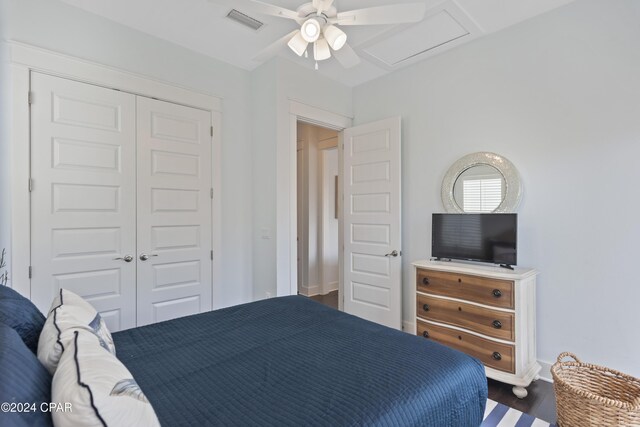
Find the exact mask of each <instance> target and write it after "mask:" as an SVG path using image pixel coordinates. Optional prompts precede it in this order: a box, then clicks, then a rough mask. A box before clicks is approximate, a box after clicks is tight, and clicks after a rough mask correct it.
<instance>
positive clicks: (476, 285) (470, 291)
mask: <svg viewBox="0 0 640 427" xmlns="http://www.w3.org/2000/svg"><path fill="white" fill-rule="evenodd" d="M416 287H417V289H418V291H420V292H426V293H430V294H434V295H441V296H446V297H451V298H460V299H465V300H468V301H473V302H477V303H480V304H485V305H491V306H494V307H501V308H511V309H512V308H514V289H513V281H511V280H500V279H491V278H488V277H479V276H471V275H468V274H458V273H449V272H446V271H435V270H425V269H422V268H419V269H418V270H417V275H416Z"/></svg>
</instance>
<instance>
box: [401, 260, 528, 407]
mask: <svg viewBox="0 0 640 427" xmlns="http://www.w3.org/2000/svg"><path fill="white" fill-rule="evenodd" d="M413 266H414V272H415V278H416V334H417V335H420V336H423V337H425V338H427V339H432V340H434V341H437V342H439V343H441V344H444V345H447V346H450V347H453V348H455V349H457V350H460V351H462V352H464V353H467V354H469V355H471V356H474V357H476V358H478V359H480V361H482V363H484V365H485V371H486V374H487V377H489V378H493V379H495V380H498V381H501V382H505V383H508V384H512V385H513V386H514V387H513V393H514V394H515V395H516V396H517V397H519V398H521V399H522V398H524V397H526V395H527V390H526V388H525V387H527V386H528V385H529V384H531V381H533V380H535V379H537V378H538V373H539V372H540V365H539V364H538V362H537V359H536V301H535V298H536V291H535V288H536V275H537V271H536V270H533V269H528V268H520V267H516V268H515V270H509V269H505V268H502V267H498V266H491V265H487V266H483V265H478V264H471V263H469V264H467V263H462V262H445V261H429V260H427V261H417V262H414V263H413Z"/></svg>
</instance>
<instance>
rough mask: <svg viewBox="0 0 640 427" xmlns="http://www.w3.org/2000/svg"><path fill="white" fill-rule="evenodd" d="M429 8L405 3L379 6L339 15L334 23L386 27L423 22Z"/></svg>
mask: <svg viewBox="0 0 640 427" xmlns="http://www.w3.org/2000/svg"><path fill="white" fill-rule="evenodd" d="M426 10H427V7H426V5H425V4H424V3H404V4H394V5H389V6H377V7H370V8H367V9H357V10H349V11H346V12H341V13H338V16H337V17H336V19H335V21H333V23H336V24H339V25H386V24H403V23H405V22H418V21H422V18H424V14H425V12H426Z"/></svg>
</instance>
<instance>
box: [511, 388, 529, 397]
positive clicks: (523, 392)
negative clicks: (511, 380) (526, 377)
mask: <svg viewBox="0 0 640 427" xmlns="http://www.w3.org/2000/svg"><path fill="white" fill-rule="evenodd" d="M511 391H513V394H515V395H516V397H517V398H518V399H524V398H525V397H527V394H529V392H528V391H527V389H526V388H524V387H520V386H514V387H513V388H512V389H511Z"/></svg>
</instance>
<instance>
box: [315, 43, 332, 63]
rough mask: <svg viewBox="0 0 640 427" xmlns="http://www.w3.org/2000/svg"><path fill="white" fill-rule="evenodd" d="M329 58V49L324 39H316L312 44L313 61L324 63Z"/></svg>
mask: <svg viewBox="0 0 640 427" xmlns="http://www.w3.org/2000/svg"><path fill="white" fill-rule="evenodd" d="M329 58H331V49H329V44H328V43H327V40H326V39H318V40H317V41H316V42H315V43H314V44H313V59H315V60H316V61H324V60H325V59H329Z"/></svg>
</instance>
